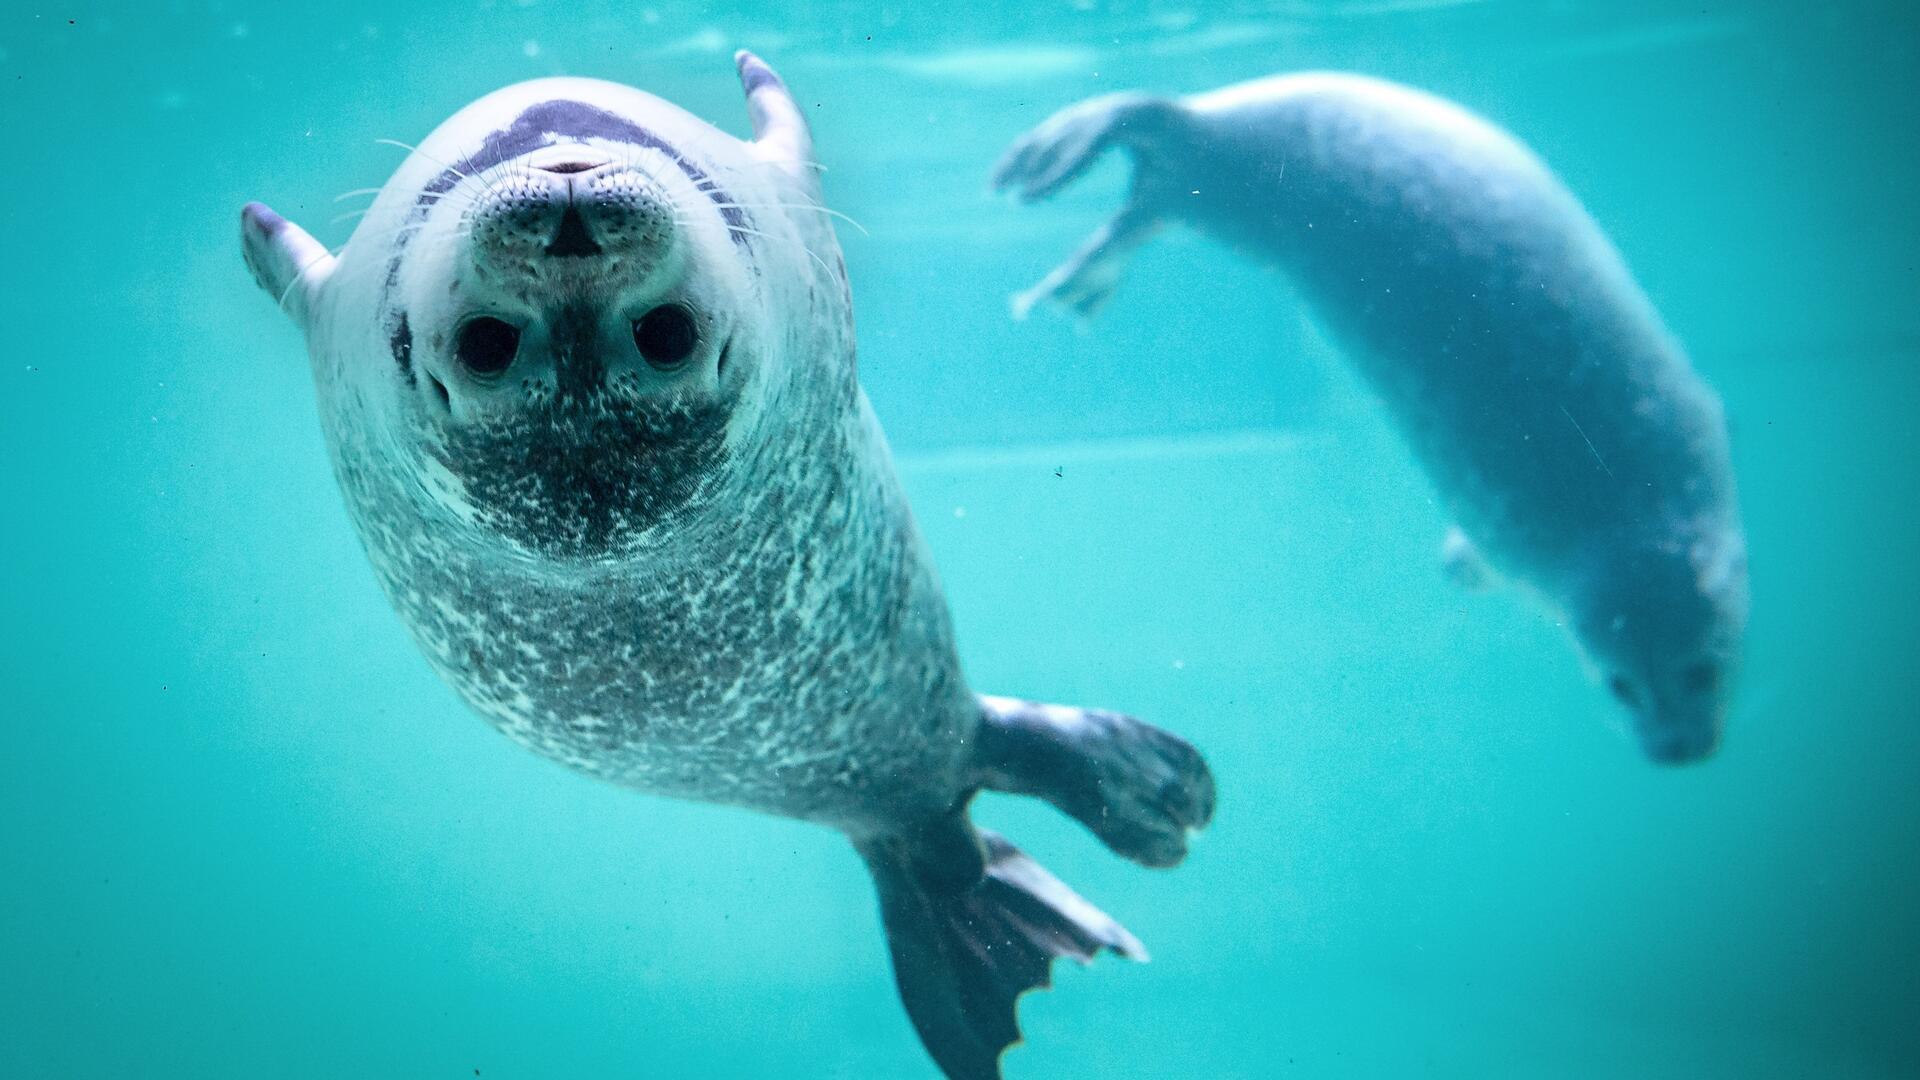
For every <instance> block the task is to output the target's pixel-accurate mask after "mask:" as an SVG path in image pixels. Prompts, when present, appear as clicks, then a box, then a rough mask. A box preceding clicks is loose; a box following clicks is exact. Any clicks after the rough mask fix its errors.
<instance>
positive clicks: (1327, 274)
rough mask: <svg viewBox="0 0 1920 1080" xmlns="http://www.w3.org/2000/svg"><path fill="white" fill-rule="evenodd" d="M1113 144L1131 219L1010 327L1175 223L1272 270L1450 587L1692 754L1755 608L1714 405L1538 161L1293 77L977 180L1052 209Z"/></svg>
mask: <svg viewBox="0 0 1920 1080" xmlns="http://www.w3.org/2000/svg"><path fill="white" fill-rule="evenodd" d="M1116 144H1118V145H1122V146H1125V147H1126V148H1128V149H1129V150H1130V151H1131V152H1132V155H1133V158H1134V161H1135V165H1136V168H1135V173H1134V186H1133V191H1132V196H1131V198H1130V199H1129V202H1128V205H1127V207H1126V208H1125V209H1124V210H1122V211H1121V213H1120V214H1119V215H1118V216H1117V217H1116V218H1114V219H1113V220H1112V221H1111V222H1109V223H1108V224H1107V225H1106V226H1105V227H1103V228H1102V229H1101V230H1100V231H1099V232H1097V233H1096V234H1095V235H1094V236H1093V237H1091V238H1090V239H1089V240H1088V241H1087V243H1086V244H1085V245H1083V246H1082V248H1081V249H1080V250H1079V251H1078V252H1077V253H1076V254H1075V255H1074V257H1073V258H1072V259H1070V260H1069V261H1068V262H1067V263H1066V264H1064V265H1063V266H1061V267H1060V268H1058V269H1056V270H1055V271H1054V272H1053V273H1052V274H1051V275H1049V276H1048V277H1047V278H1046V279H1045V280H1044V281H1043V282H1041V284H1040V285H1038V286H1036V287H1035V288H1034V289H1033V290H1031V291H1029V292H1028V293H1025V294H1023V295H1022V296H1020V297H1018V298H1016V301H1015V306H1016V313H1020V314H1024V312H1025V311H1026V310H1027V309H1028V308H1029V307H1031V306H1032V304H1034V303H1035V302H1037V301H1038V300H1040V299H1047V298H1051V299H1054V300H1057V301H1059V302H1062V303H1064V304H1066V305H1067V306H1069V307H1071V308H1073V309H1075V310H1077V311H1079V312H1080V313H1082V314H1091V313H1092V312H1093V311H1094V310H1096V309H1097V308H1098V307H1099V306H1100V304H1102V303H1103V302H1104V301H1105V300H1106V299H1107V298H1108V296H1109V295H1110V293H1111V291H1112V289H1113V287H1114V285H1115V284H1116V283H1117V282H1118V280H1119V276H1120V270H1121V265H1122V262H1123V260H1124V258H1125V255H1126V254H1127V252H1129V251H1130V250H1131V249H1132V248H1133V247H1134V246H1136V245H1137V244H1139V243H1140V242H1141V241H1143V240H1144V239H1146V237H1148V236H1149V235H1151V233H1152V232H1153V230H1154V229H1155V228H1157V227H1158V226H1159V225H1160V224H1161V223H1163V222H1167V221H1178V222H1184V223H1187V224H1190V225H1193V226H1195V227H1197V228H1199V229H1200V230H1202V231H1203V232H1206V233H1207V234H1209V235H1211V236H1215V237H1218V238H1220V239H1222V240H1224V241H1227V242H1229V243H1231V244H1233V245H1235V246H1237V247H1239V248H1241V249H1243V250H1245V251H1247V252H1249V253H1250V254H1252V255H1253V256H1254V257H1256V258H1258V259H1261V260H1263V261H1266V262H1269V263H1271V264H1273V265H1275V266H1278V267H1280V268H1282V269H1284V270H1285V271H1286V272H1287V273H1288V274H1289V275H1290V277H1291V278H1292V279H1293V280H1294V281H1295V282H1296V283H1297V285H1298V286H1299V288H1300V289H1301V291H1302V293H1303V294H1304V295H1305V296H1306V298H1307V299H1308V301H1309V302H1310V303H1311V304H1312V305H1313V309H1314V311H1315V313H1316V314H1317V315H1318V316H1319V317H1320V318H1321V319H1322V320H1323V321H1324V323H1325V324H1326V325H1327V326H1328V328H1329V329H1330V330H1331V331H1332V333H1333V335H1334V336H1335V338H1336V339H1337V340H1338V341H1339V342H1340V343H1341V345H1342V346H1343V348H1344V350H1345V351H1346V352H1347V353H1348V354H1349V356H1350V357H1351V358H1352V359H1353V361H1354V362H1355V363H1356V364H1357V365H1358V367H1359V368H1360V370H1361V371H1362V372H1363V374H1364V375H1365V376H1366V377H1367V379H1368V381H1369V382H1370V383H1371V385H1372V386H1373V387H1374V388H1375V389H1376V391H1377V392H1378V393H1379V394H1380V395H1381V397H1382V398H1383V399H1384V400H1385V402H1386V404H1387V405H1388V406H1389V408H1390V410H1391V412H1392V414H1393V415H1394V417H1395V419H1396V420H1397V422H1398V424H1399V427H1400V428H1401V430H1402V432H1403V433H1404V434H1405V436H1406V438H1407V439H1408V441H1409V443H1410V444H1411V446H1412V448H1413V450H1414V451H1415V454H1416V456H1417V457H1418V458H1419V460H1420V461H1421V462H1422V464H1423V465H1424V466H1425V468H1426V470H1427V472H1428V474H1429V476H1430V477H1431V479H1432V480H1433V482H1434V485H1435V487H1436V488H1437V489H1438V490H1439V492H1440V493H1441V495H1442V497H1443V498H1444V500H1445V502H1446V504H1447V506H1448V507H1449V509H1450V510H1451V512H1452V513H1453V514H1454V515H1455V518H1456V520H1457V529H1456V531H1455V532H1454V533H1452V534H1451V536H1450V538H1449V542H1448V545H1447V548H1448V559H1449V562H1450V564H1451V569H1453V570H1454V572H1455V573H1456V574H1457V575H1458V576H1460V577H1462V578H1473V577H1476V576H1478V575H1477V574H1476V573H1475V570H1476V569H1477V568H1478V566H1479V565H1480V560H1481V558H1482V557H1484V559H1485V562H1486V563H1487V564H1490V565H1491V566H1493V567H1494V568H1497V569H1498V570H1500V571H1501V572H1503V573H1504V574H1506V575H1509V576H1511V577H1513V578H1515V579H1517V580H1519V581H1521V582H1523V583H1525V584H1527V585H1530V586H1531V587H1532V588H1534V589H1535V590H1537V591H1538V592H1539V593H1540V594H1542V595H1543V596H1544V598H1545V599H1546V600H1547V601H1548V602H1549V603H1550V604H1552V605H1554V606H1556V607H1558V608H1559V609H1561V610H1563V611H1564V612H1566V613H1567V614H1568V615H1569V616H1570V617H1571V621H1572V623H1573V628H1574V630H1575V633H1576V634H1577V636H1578V637H1579V639H1580V641H1581V643H1582V644H1583V646H1584V648H1585V650H1586V651H1587V653H1588V654H1589V656H1590V657H1592V658H1593V659H1594V660H1595V661H1596V662H1597V663H1598V664H1599V665H1600V666H1601V667H1602V668H1603V669H1604V670H1605V674H1606V677H1607V680H1608V684H1609V686H1610V687H1611V688H1612V690H1613V692H1614V693H1615V695H1616V696H1618V697H1619V698H1621V700H1622V701H1623V703H1625V704H1626V705H1627V706H1628V707H1629V710H1630V712H1631V713H1632V715H1633V718H1634V723H1635V729H1636V732H1637V734H1638V736H1639V738H1640V740H1641V743H1642V745H1643V747H1644V749H1645V750H1646V751H1647V753H1648V754H1649V756H1651V757H1653V758H1654V759H1656V760H1660V761H1685V760H1691V759H1695V758H1699V757H1702V756H1704V755H1706V754H1707V753H1709V752H1711V750H1712V749H1713V747H1714V746H1715V745H1716V742H1717V740H1718V737H1719V733H1720V729H1721V724H1722V718H1723V715H1724V711H1725V701H1726V697H1725V695H1726V691H1727V683H1728V681H1729V680H1728V677H1727V676H1728V674H1729V672H1730V669H1731V668H1732V667H1733V666H1734V665H1735V663H1736V662H1737V660H1738V656H1739V652H1740V644H1741V638H1742V635H1743V633H1744V627H1745V621H1746V606H1747V586H1746V562H1745V548H1744V541H1743V539H1742V532H1741V527H1740V521H1739V515H1738V510H1737V508H1736V505H1735V501H1734V483H1733V471H1732V466H1731V463H1730V458H1729V454H1728V444H1727V434H1726V425H1725V421H1724V418H1723V416H1722V411H1721V407H1720V403H1719V400H1718V399H1717V398H1716V397H1715V396H1714V394H1713V393H1712V391H1711V390H1710V389H1709V388H1708V387H1707V386H1706V384H1705V383H1704V382H1703V381H1702V380H1701V379H1700V378H1699V376H1698V375H1697V374H1696V373H1695V372H1694V371H1693V369H1692V368H1691V367H1690V366H1689V364H1688V362H1687V359H1686V357H1685V355H1684V354H1683V353H1682V351H1681V349H1680V347H1679V346H1678V344H1677V343H1676V342H1675V341H1674V339H1673V338H1672V336H1671V335H1670V334H1669V333H1668V332H1667V330H1666V329H1665V327H1664V326H1663V325H1662V323H1661V320H1660V318H1659V316H1658V314H1657V313H1656V312H1655V311H1654V309H1653V307H1652V305H1651V303H1649V301H1648V300H1647V298H1646V296H1645V294H1644V293H1643V292H1642V291H1641V290H1640V288H1639V287H1638V286H1637V285H1636V284H1635V283H1634V281H1633V278H1632V276H1631V275H1630V274H1629V273H1628V271H1627V269H1626V266H1625V264H1624V263H1623V261H1622V260H1621V258H1620V256H1619V254H1618V253H1617V251H1616V250H1615V249H1614V248H1613V246H1612V244H1611V243H1610V242H1609V241H1608V240H1607V238H1606V236H1605V235H1604V234H1603V233H1602V232H1601V230H1600V228H1599V226H1598V225H1596V224H1595V223H1594V221H1593V220H1592V218H1591V217H1590V216H1589V215H1588V214H1587V213H1586V211H1585V210H1584V209H1583V208H1582V207H1581V206H1580V204H1579V202H1578V201H1577V200H1576V199H1575V198H1574V196H1573V195H1572V194H1571V193H1569V192H1568V191H1567V190H1566V188H1565V187H1564V186H1563V185H1561V184H1560V182H1559V181H1558V180H1557V179H1556V178H1555V177H1554V176H1553V174H1552V173H1551V172H1550V171H1549V170H1548V169H1547V167H1546V166H1545V165H1544V164H1543V163H1541V162H1540V161H1539V160H1538V159H1537V158H1536V157H1535V156H1534V155H1533V154H1532V153H1530V152H1529V151H1528V150H1527V149H1526V148H1525V147H1524V146H1522V145H1521V144H1520V143H1518V142H1517V141H1516V140H1515V139H1513V137H1511V136H1510V135H1508V134H1506V133H1505V132H1502V131H1500V130H1499V129H1497V128H1495V127H1493V126H1492V125H1491V124H1488V123H1487V122H1485V121H1483V120H1480V119H1478V118H1476V117H1474V116H1472V115H1471V114H1469V113H1467V112H1465V111H1464V110H1462V109H1460V108H1458V107H1457V106H1454V105H1452V104H1449V103H1447V102H1444V101H1441V100H1439V99H1437V98H1434V97H1432V96H1429V95H1426V94H1423V93H1420V92H1418V91H1414V90H1411V89H1408V88H1406V87H1401V86H1396V85H1394V84H1392V83H1387V82H1382V81H1380V80H1377V79H1370V78H1364V77H1358V76H1350V75H1337V74H1302V75H1288V76H1279V77H1275V78H1270V79H1262V80H1258V81H1255V82H1250V83H1243V84H1239V85H1235V86H1230V87H1226V88H1224V89H1221V90H1216V91H1213V92H1210V93H1204V94H1198V95H1194V96H1192V97H1187V98H1182V99H1178V100H1172V99H1165V98H1157V97H1151V96H1147V95H1140V94H1117V95H1112V96H1109V97H1104V98H1097V99H1094V100H1091V101H1088V102H1084V103H1082V104H1080V105H1077V106H1073V107H1071V108H1069V109H1067V110H1064V111H1062V112H1061V113H1059V114H1057V115H1056V116H1054V117H1053V118H1052V119H1050V120H1048V121H1047V122H1046V123H1044V124H1042V125H1041V126H1040V127H1038V128H1036V129H1035V130H1034V131H1033V132H1031V133H1029V134H1028V135H1026V136H1024V137H1023V138H1022V139H1020V140H1019V141H1017V142H1016V143H1015V144H1014V146H1013V147H1012V148H1011V149H1010V150H1009V151H1008V153H1007V154H1006V156H1005V157H1004V158H1003V159H1002V161H1001V163H1000V165H999V166H998V168H997V169H996V177H995V182H996V184H997V185H999V186H1002V187H1011V188H1014V189H1016V190H1018V191H1019V192H1020V193H1022V194H1023V195H1024V196H1025V197H1028V198H1041V197H1045V196H1047V195H1050V194H1052V193H1053V192H1054V191H1056V190H1058V189H1059V188H1060V187H1061V186H1062V185H1064V184H1065V183H1067V182H1069V181H1070V180H1072V179H1073V178H1074V177H1076V176H1077V175H1079V174H1080V172H1081V171H1082V170H1084V169H1085V168H1086V167H1087V166H1088V165H1089V164H1090V163H1091V162H1092V161H1093V160H1094V159H1095V158H1096V157H1097V156H1098V155H1099V154H1100V153H1101V151H1103V150H1104V149H1105V148H1107V147H1109V146H1112V145H1116Z"/></svg>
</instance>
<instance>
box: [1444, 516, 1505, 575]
mask: <svg viewBox="0 0 1920 1080" xmlns="http://www.w3.org/2000/svg"><path fill="white" fill-rule="evenodd" d="M1440 570H1441V572H1442V573H1444V574H1446V575H1447V580H1448V581H1451V582H1453V583H1454V584H1455V585H1457V586H1459V587H1460V588H1462V589H1465V590H1467V591H1468V592H1485V591H1487V590H1488V589H1491V588H1493V587H1494V585H1495V584H1497V583H1498V582H1499V580H1500V575H1499V574H1497V573H1495V572H1494V569H1493V567H1491V566H1489V565H1487V559H1486V556H1484V555H1482V554H1480V549H1479V548H1477V547H1475V546H1474V545H1473V541H1472V540H1469V539H1467V534H1466V533H1464V532H1461V531H1460V527H1459V526H1458V525H1455V526H1453V527H1452V528H1449V529H1448V530H1447V537H1446V539H1445V540H1442V541H1441V542H1440Z"/></svg>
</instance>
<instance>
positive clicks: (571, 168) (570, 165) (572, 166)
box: [535, 161, 606, 175]
mask: <svg viewBox="0 0 1920 1080" xmlns="http://www.w3.org/2000/svg"><path fill="white" fill-rule="evenodd" d="M605 164H606V162H604V161H555V162H552V163H550V164H546V165H539V166H535V167H536V168H538V169H539V170H540V171H542V172H550V173H561V174H563V175H564V174H567V173H583V172H592V171H593V170H595V169H597V168H599V167H600V166H602V165H605Z"/></svg>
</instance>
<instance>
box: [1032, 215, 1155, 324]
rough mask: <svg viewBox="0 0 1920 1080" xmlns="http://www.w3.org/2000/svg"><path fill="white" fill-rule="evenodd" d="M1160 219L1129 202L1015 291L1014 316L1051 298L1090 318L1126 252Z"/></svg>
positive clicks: (1121, 266)
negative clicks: (1061, 259) (1050, 267)
mask: <svg viewBox="0 0 1920 1080" xmlns="http://www.w3.org/2000/svg"><path fill="white" fill-rule="evenodd" d="M1159 225H1160V222H1159V219H1158V218H1157V217H1156V216H1155V215H1153V214H1152V213H1149V212H1147V211H1144V210H1141V209H1139V208H1138V207H1137V206H1128V207H1127V208H1126V209H1124V210H1122V211H1120V213H1118V214H1116V215H1114V217H1113V218H1112V219H1111V220H1109V221H1108V222H1107V223H1106V224H1105V225H1102V226H1100V227H1099V228H1098V229H1095V230H1094V231H1093V234H1092V235H1091V236H1088V237H1087V238H1086V239H1085V240H1083V241H1081V243H1080V246H1079V247H1078V248H1077V249H1075V250H1074V253H1073V254H1071V255H1069V256H1067V261H1066V262H1063V263H1061V264H1060V265H1059V266H1056V267H1054V268H1053V271H1052V272H1051V273H1049V274H1048V275H1047V276H1046V277H1044V278H1042V279H1041V280H1040V283H1039V284H1037V285H1035V286H1033V287H1032V288H1030V289H1027V290H1026V291H1024V292H1019V293H1015V294H1014V297H1013V301H1012V308H1013V317H1014V318H1016V319H1024V318H1026V317H1027V313H1028V312H1030V311H1032V310H1033V307H1034V305H1035V304H1038V303H1040V302H1041V301H1042V300H1054V301H1057V302H1058V303H1060V304H1061V305H1062V306H1064V307H1066V308H1067V309H1068V310H1070V311H1072V312H1074V313H1075V314H1076V315H1079V316H1080V317H1082V318H1092V317H1093V315H1094V314H1095V313H1096V312H1098V311H1099V310H1100V308H1101V307H1102V306H1104V305H1105V304H1106V302H1107V299H1108V298H1109V297H1111V296H1112V295H1113V290H1114V288H1115V287H1116V286H1118V285H1119V284H1120V275H1121V272H1122V271H1124V270H1125V269H1126V264H1127V256H1129V255H1131V254H1132V253H1133V249H1134V248H1137V247H1139V246H1140V245H1141V244H1143V243H1145V242H1146V240H1147V238H1148V237H1150V236H1152V235H1153V234H1154V232H1155V231H1156V230H1157V229H1158V228H1159Z"/></svg>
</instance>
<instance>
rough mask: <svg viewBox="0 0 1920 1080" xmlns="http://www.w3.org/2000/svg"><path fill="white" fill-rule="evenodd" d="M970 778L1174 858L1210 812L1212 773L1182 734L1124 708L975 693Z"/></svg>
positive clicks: (1136, 847) (1117, 845) (1155, 861)
mask: <svg viewBox="0 0 1920 1080" xmlns="http://www.w3.org/2000/svg"><path fill="white" fill-rule="evenodd" d="M980 709H981V724H980V734H979V743H978V748H977V750H976V765H975V767H976V768H977V769H978V770H979V783H980V784H981V785H982V786H984V787H989V788H992V789H994V790H996V791H1007V792H1013V793H1015V794H1019V795H1034V796H1038V797H1039V798H1042V799H1045V800H1047V801H1048V802H1050V803H1052V804H1053V805H1055V806H1057V807H1059V808H1060V809H1061V810H1063V811H1065V812H1066V813H1068V814H1070V815H1072V816H1073V817H1074V818H1076V819H1078V820H1079V821H1080V822H1081V823H1082V824H1084V825H1086V827H1087V828H1089V829H1092V830H1093V832H1094V835H1096V836H1098V837H1099V838H1100V839H1101V840H1102V841H1103V842H1104V843H1105V844H1106V845H1107V846H1108V847H1110V848H1112V849H1113V850H1114V851H1116V852H1118V853H1119V854H1121V855H1124V856H1126V857H1127V858H1129V859H1132V860H1134V861H1135V862H1138V863H1143V864H1145V865H1147V866H1173V865H1175V864H1176V863H1178V862H1179V861H1180V860H1181V859H1183V858H1185V857H1186V854H1187V837H1188V834H1189V833H1191V832H1193V831H1194V830H1197V829H1200V828H1203V827H1204V826H1205V825H1206V824H1207V822H1208V821H1209V820H1211V819H1212V817H1213V774H1212V773H1211V772H1210V771H1209V770H1208V769H1207V763H1206V761H1205V760H1204V759H1202V758H1201V756H1200V752H1199V751H1198V750H1195V749H1194V748H1193V747H1192V745H1190V744H1189V743H1187V741H1186V740H1184V739H1181V738H1179V737H1178V736H1176V735H1172V734H1169V733H1167V732H1165V731H1162V730H1160V729H1159V728H1156V727H1154V726H1152V725H1150V724H1145V723H1142V722H1141V721H1139V720H1135V719H1134V718H1132V717H1130V716H1122V715H1121V714H1119V713H1112V712H1103V711H1100V710H1097V709H1079V708H1074V707H1071V706H1066V705H1041V704H1037V703H1035V702H1031V701H1019V700H1016V699H1014V698H1001V697H988V696H985V695H982V696H981V697H980Z"/></svg>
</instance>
